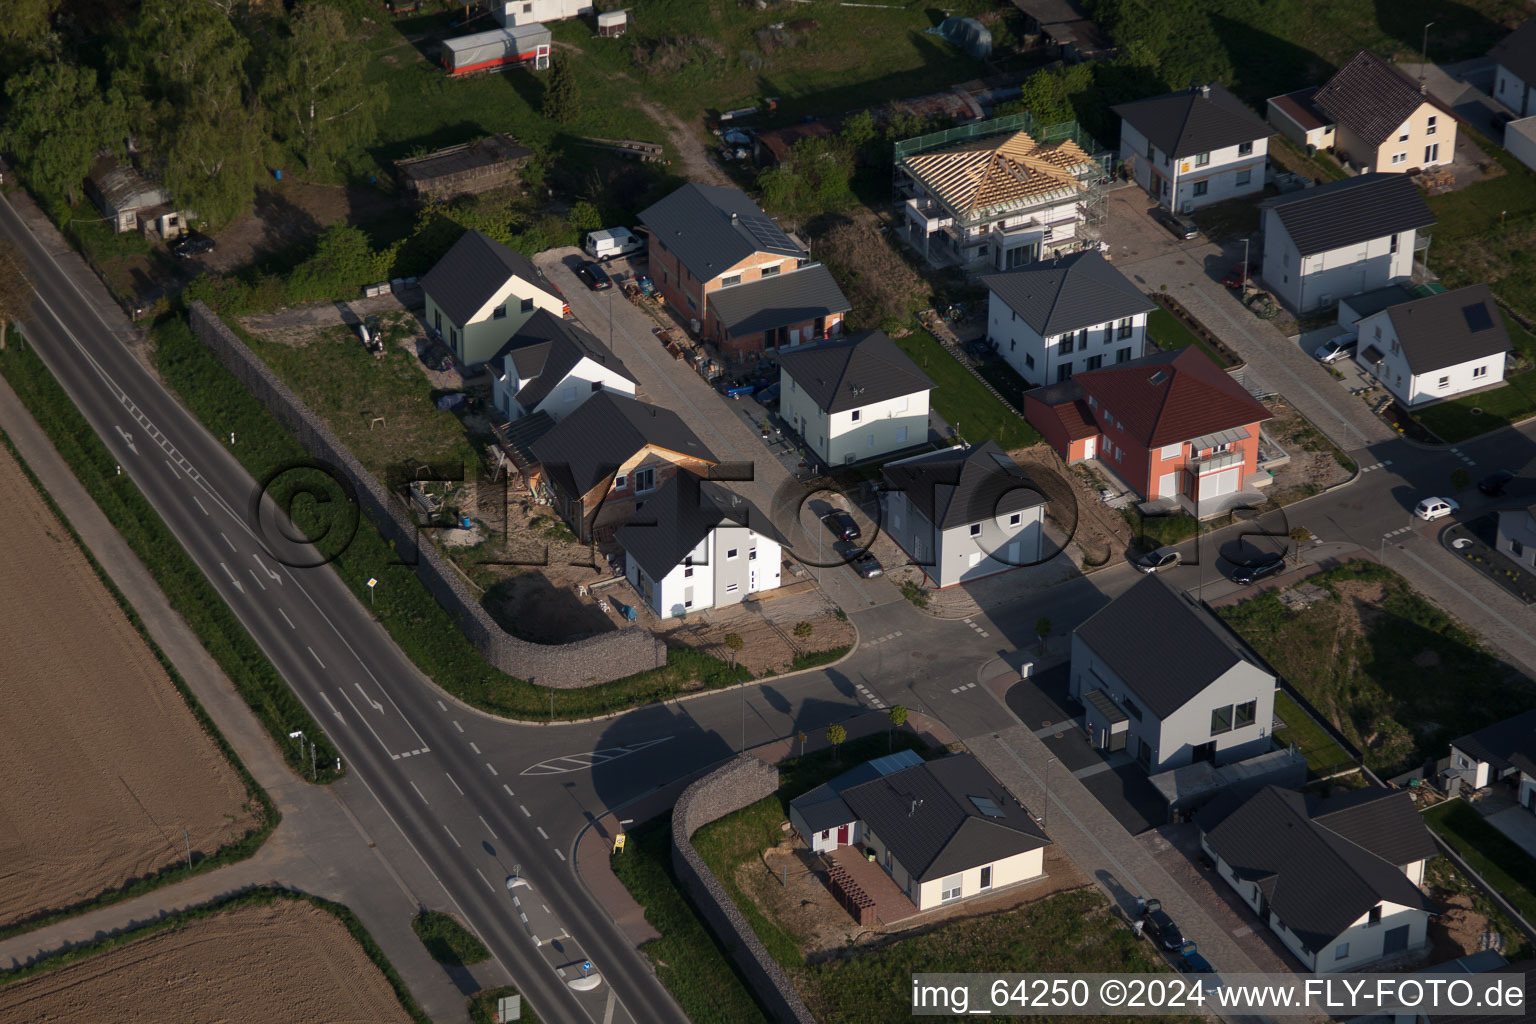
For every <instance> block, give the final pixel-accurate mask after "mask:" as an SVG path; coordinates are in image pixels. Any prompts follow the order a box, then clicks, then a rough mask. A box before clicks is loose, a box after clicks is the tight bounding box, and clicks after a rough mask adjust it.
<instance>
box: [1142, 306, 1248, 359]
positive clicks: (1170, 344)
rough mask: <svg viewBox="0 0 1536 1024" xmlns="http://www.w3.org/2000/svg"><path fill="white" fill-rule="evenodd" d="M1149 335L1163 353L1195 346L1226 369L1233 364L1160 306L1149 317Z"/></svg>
mask: <svg viewBox="0 0 1536 1024" xmlns="http://www.w3.org/2000/svg"><path fill="white" fill-rule="evenodd" d="M1147 335H1148V336H1149V337H1150V338H1151V339H1152V340H1153V341H1154V342H1156V343H1157V347H1158V348H1160V349H1162V350H1163V351H1165V352H1167V351H1171V350H1172V349H1176V348H1188V347H1189V346H1190V345H1193V346H1195V347H1196V348H1198V349H1199V350H1200V351H1202V352H1204V353H1205V354H1206V355H1208V356H1210V357H1211V362H1213V363H1215V364H1216V365H1217V366H1220V367H1222V368H1223V369H1225V368H1226V367H1228V366H1230V365H1231V363H1230V362H1229V361H1228V360H1227V359H1225V358H1223V357H1222V355H1221V353H1219V352H1217V351H1216V350H1215V349H1213V348H1211V346H1209V345H1207V344H1206V343H1205V342H1203V341H1201V340H1200V339H1199V338H1198V337H1196V336H1195V333H1194V332H1193V331H1191V330H1190V329H1189V328H1188V327H1185V326H1184V325H1183V324H1182V323H1180V322H1179V318H1178V317H1176V316H1174V315H1173V314H1172V313H1170V312H1168V310H1166V309H1163V308H1162V307H1161V306H1159V307H1158V308H1157V309H1154V310H1153V311H1152V312H1151V313H1149V314H1148V315H1147Z"/></svg>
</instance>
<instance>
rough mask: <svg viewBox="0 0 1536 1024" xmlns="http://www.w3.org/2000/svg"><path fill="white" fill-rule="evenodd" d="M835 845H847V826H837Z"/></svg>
mask: <svg viewBox="0 0 1536 1024" xmlns="http://www.w3.org/2000/svg"><path fill="white" fill-rule="evenodd" d="M837 845H838V846H847V845H848V826H847V825H839V826H837Z"/></svg>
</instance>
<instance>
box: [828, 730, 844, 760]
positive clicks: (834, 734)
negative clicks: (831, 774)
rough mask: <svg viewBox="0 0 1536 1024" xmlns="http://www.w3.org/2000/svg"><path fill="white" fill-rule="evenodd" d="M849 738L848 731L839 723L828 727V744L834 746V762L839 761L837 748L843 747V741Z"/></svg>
mask: <svg viewBox="0 0 1536 1024" xmlns="http://www.w3.org/2000/svg"><path fill="white" fill-rule="evenodd" d="M847 738H848V730H847V729H844V728H843V727H842V726H841V725H839V724H838V723H836V722H833V723H832V724H831V725H829V726H827V742H828V743H830V744H832V760H834V761H836V760H837V748H838V747H840V746H842V745H843V741H844V740H846V739H847Z"/></svg>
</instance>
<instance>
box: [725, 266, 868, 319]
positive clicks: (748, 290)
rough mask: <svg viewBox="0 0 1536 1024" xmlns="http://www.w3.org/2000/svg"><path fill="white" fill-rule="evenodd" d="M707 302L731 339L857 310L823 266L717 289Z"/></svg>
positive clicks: (789, 271) (805, 268)
mask: <svg viewBox="0 0 1536 1024" xmlns="http://www.w3.org/2000/svg"><path fill="white" fill-rule="evenodd" d="M705 301H707V302H708V303H709V307H710V309H712V310H714V312H715V319H716V320H717V321H719V323H720V326H722V327H723V328H725V333H726V334H727V335H731V336H735V335H742V334H757V333H760V332H762V331H771V330H774V329H776V328H779V327H788V326H790V325H791V324H798V323H804V322H805V321H807V320H815V319H816V318H817V317H822V316H831V315H832V314H834V313H846V312H848V310H850V309H852V308H853V307H852V306H851V305H850V304H849V302H848V298H847V296H845V295H844V294H843V291H842V289H841V288H839V287H838V286H837V282H836V281H834V280H833V279H832V272H831V271H830V270H828V269H827V268H826V267H824V266H822V265H821V264H820V263H812V264H811V265H810V266H808V267H801V268H800V269H799V270H786V271H784V272H782V273H779V274H775V275H773V276H772V277H764V278H759V279H758V280H756V281H748V282H747V283H746V284H738V285H732V286H731V287H729V288H717V289H715V290H714V291H712V292H710V293H709V296H708V298H707V299H706V300H705Z"/></svg>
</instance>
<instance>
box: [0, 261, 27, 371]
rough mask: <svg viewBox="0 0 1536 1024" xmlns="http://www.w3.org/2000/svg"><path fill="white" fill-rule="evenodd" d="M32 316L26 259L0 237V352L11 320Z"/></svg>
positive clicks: (23, 319)
mask: <svg viewBox="0 0 1536 1024" xmlns="http://www.w3.org/2000/svg"><path fill="white" fill-rule="evenodd" d="M31 318H32V282H31V281H29V280H27V259H26V257H25V256H23V255H22V254H21V250H20V249H17V248H16V246H14V245H12V244H11V243H10V241H9V240H8V239H4V238H0V352H3V351H5V332H6V329H7V328H8V327H10V326H11V324H12V322H15V323H24V322H26V321H27V320H30V319H31Z"/></svg>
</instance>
